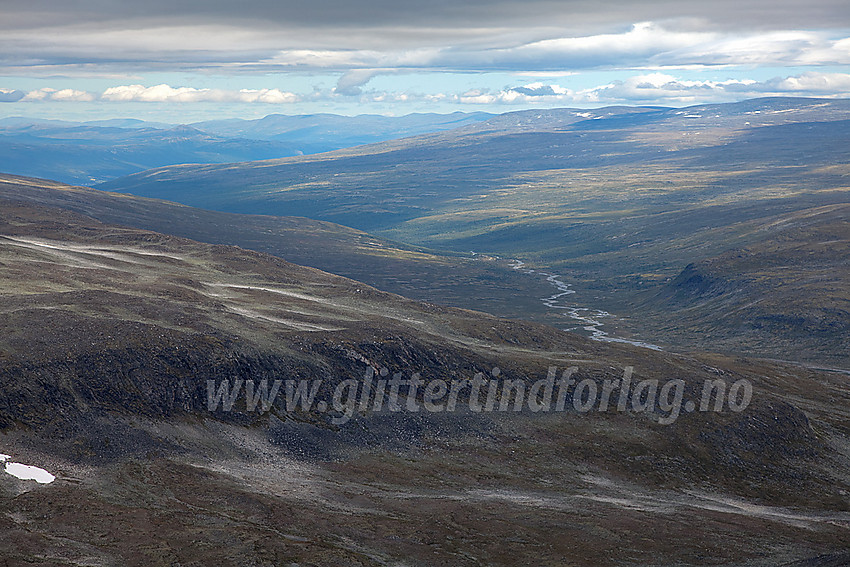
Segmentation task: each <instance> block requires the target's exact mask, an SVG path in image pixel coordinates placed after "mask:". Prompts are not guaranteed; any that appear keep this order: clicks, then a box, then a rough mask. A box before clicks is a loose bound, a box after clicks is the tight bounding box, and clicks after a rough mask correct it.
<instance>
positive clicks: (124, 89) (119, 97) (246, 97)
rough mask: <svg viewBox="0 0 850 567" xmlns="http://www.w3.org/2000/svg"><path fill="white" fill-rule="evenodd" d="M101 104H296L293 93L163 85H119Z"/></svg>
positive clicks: (274, 90) (110, 89) (271, 90)
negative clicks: (105, 102)
mask: <svg viewBox="0 0 850 567" xmlns="http://www.w3.org/2000/svg"><path fill="white" fill-rule="evenodd" d="M100 100H103V101H108V102H248V103H251V102H262V103H268V104H284V103H293V102H298V100H299V97H298V95H296V94H295V93H291V92H284V91H281V90H279V89H242V90H239V91H230V90H222V89H196V88H193V87H172V86H170V85H166V84H162V85H156V86H153V87H145V86H143V85H122V86H117V87H110V88H108V89H106V90H105V91H103V94H101V95H100Z"/></svg>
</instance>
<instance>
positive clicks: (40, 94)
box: [20, 88, 96, 102]
mask: <svg viewBox="0 0 850 567" xmlns="http://www.w3.org/2000/svg"><path fill="white" fill-rule="evenodd" d="M95 98H96V97H95V95H93V94H92V93H90V92H86V91H78V90H76V89H60V90H56V89H51V88H42V89H37V90H34V91H30V92H28V93H27V94H26V96H24V97H22V98H21V99H20V100H22V101H34V100H52V101H59V102H90V101H93V100H95Z"/></svg>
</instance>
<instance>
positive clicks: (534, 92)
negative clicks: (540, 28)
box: [446, 72, 850, 106]
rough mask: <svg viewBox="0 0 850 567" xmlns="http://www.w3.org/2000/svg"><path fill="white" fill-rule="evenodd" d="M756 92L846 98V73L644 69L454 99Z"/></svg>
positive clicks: (622, 98) (849, 84) (649, 98)
mask: <svg viewBox="0 0 850 567" xmlns="http://www.w3.org/2000/svg"><path fill="white" fill-rule="evenodd" d="M446 96H450V95H446ZM760 96H811V97H828V98H837V97H850V74H846V73H818V72H808V73H803V74H801V75H796V76H789V77H784V78H782V77H777V78H774V79H770V80H767V81H755V80H753V79H728V80H724V81H711V80H703V81H699V80H689V79H681V78H677V77H675V76H673V75H669V74H665V73H647V74H641V75H633V76H631V77H628V78H626V79H625V80H622V81H613V82H611V83H607V84H604V85H599V86H596V87H592V88H587V89H579V90H573V89H570V88H567V87H565V86H562V85H558V84H544V83H542V82H535V83H529V84H527V85H523V86H520V87H512V88H509V89H504V90H502V91H499V92H489V91H483V90H470V91H467V92H465V93H463V94H461V95H459V96H457V97H456V98H455V99H454V100H456V101H457V102H460V103H462V104H476V105H493V104H506V105H525V106H534V105H537V106H540V105H548V106H554V105H560V106H569V105H582V106H586V105H589V104H600V105H604V104H653V105H656V104H660V105H663V104H670V105H686V104H698V103H710V102H727V101H733V100H742V99H746V98H756V97H760Z"/></svg>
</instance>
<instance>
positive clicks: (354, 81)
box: [334, 69, 379, 96]
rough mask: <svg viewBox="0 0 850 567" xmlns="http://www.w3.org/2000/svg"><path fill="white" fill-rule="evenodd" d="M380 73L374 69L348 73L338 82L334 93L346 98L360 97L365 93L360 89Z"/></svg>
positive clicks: (354, 70) (356, 70)
mask: <svg viewBox="0 0 850 567" xmlns="http://www.w3.org/2000/svg"><path fill="white" fill-rule="evenodd" d="M378 73H379V71H375V70H372V69H353V70H351V71H347V72H346V73H344V74H343V75H342V77H340V78H339V80H338V81H337V83H336V88H335V89H334V92H335V93H337V94H341V95H344V96H357V95H360V94H362V92H363V90H362V89H361V88H360V87H362V86H364V85H365V84H366V83H368V82H369V81H371V80H372V77H374V76H375V75H377V74H378Z"/></svg>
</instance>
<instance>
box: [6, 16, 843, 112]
mask: <svg viewBox="0 0 850 567" xmlns="http://www.w3.org/2000/svg"><path fill="white" fill-rule="evenodd" d="M839 20H840V18H839V19H837V20H836V25H837V22H838V21H839ZM593 27H594V26H591V29H592V28H593ZM608 27H609V28H610V29H606V30H604V31H600V32H599V33H595V32H590V31H583V30H570V29H565V28H561V27H558V26H554V25H547V26H540V27H531V28H521V27H517V26H516V25H515V24H514V23H506V25H505V27H502V28H486V27H481V26H479V27H474V28H466V29H460V28H458V29H454V28H452V29H448V28H440V29H436V30H434V29H432V30H428V29H425V28H421V27H420V28H410V29H408V28H393V29H391V30H390V29H388V30H383V31H381V32H380V33H379V31H380V30H374V29H371V28H362V29H360V28H356V27H352V28H350V29H324V30H321V31H320V32H317V31H315V30H313V33H312V34H311V33H310V31H311V30H310V29H309V28H307V29H294V30H290V29H287V30H277V29H275V28H274V27H272V26H271V25H270V24H267V25H265V26H259V25H255V26H253V27H251V26H247V25H245V24H244V22H240V21H239V20H235V21H233V22H230V23H222V22H219V23H215V24H210V23H203V22H196V23H194V24H183V25H178V24H175V23H172V24H169V25H164V24H157V25H154V24H153V23H151V22H149V21H148V22H140V24H139V27H131V26H128V25H127V24H123V25H122V26H118V25H117V24H116V25H115V26H112V25H106V24H103V26H102V27H101V26H96V25H95V26H93V25H91V24H89V25H85V26H78V27H75V26H65V27H62V28H57V29H55V30H53V29H47V28H36V29H9V30H7V31H5V32H2V30H0V32H2V33H0V69H5V71H6V72H7V73H13V72H14V73H16V74H33V73H48V72H49V73H56V72H58V71H61V72H63V73H66V74H73V73H84V72H85V73H93V72H100V73H106V72H119V71H120V72H124V73H126V72H127V71H128V70H130V71H131V72H135V73H140V72H144V71H157V72H160V71H163V70H171V71H190V72H191V71H198V70H205V71H215V72H217V73H223V74H238V73H255V74H256V73H271V72H288V71H316V70H329V71H335V72H340V73H346V75H345V76H343V78H342V79H341V80H340V84H338V85H337V88H338V92H339V94H343V95H346V96H356V95H357V94H359V91H357V89H359V88H360V87H362V86H363V85H364V84H365V82H364V81H367V80H368V78H371V76H374V74H372V75H370V73H372V71H369V70H370V69H382V70H384V71H387V72H389V71H392V70H441V71H457V72H476V73H477V72H491V71H507V72H514V73H565V72H566V73H569V72H573V71H578V70H588V69H605V70H609V69H635V68H660V69H663V68H675V67H682V66H721V65H747V66H751V65H759V66H776V67H789V66H802V65H806V66H818V65H821V66H826V65H830V66H838V65H850V38H848V37H847V28H843V29H842V28H835V27H830V28H826V29H813V30H803V31H799V30H795V28H793V27H789V28H788V29H785V30H781V29H780V30H762V29H759V28H757V27H754V28H752V29H737V28H736V29H732V28H721V27H718V26H714V25H708V24H707V23H703V24H695V23H694V20H693V19H678V20H676V19H666V18H661V19H659V20H657V21H639V22H638V23H631V24H628V23H618V24H617V25H613V26H608ZM848 27H850V22H848ZM789 30H790V31H789ZM455 32H458V33H457V34H455ZM460 32H463V33H460Z"/></svg>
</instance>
